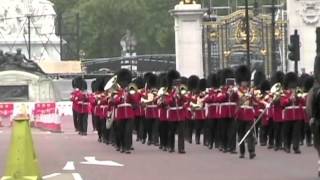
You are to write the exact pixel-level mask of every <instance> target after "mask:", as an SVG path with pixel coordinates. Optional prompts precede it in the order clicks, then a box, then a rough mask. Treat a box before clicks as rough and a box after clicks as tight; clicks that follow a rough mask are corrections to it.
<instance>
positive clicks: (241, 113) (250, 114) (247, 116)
mask: <svg viewBox="0 0 320 180" xmlns="http://www.w3.org/2000/svg"><path fill="white" fill-rule="evenodd" d="M238 97H239V98H238V100H239V103H238V104H239V107H238V111H237V115H236V117H237V119H238V120H239V121H254V120H255V109H254V106H253V103H254V102H253V101H254V97H253V93H251V89H250V88H244V87H240V88H239V90H238ZM242 98H244V99H246V100H244V102H242V101H243V100H242Z"/></svg>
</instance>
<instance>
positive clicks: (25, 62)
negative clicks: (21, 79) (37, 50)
mask: <svg viewBox="0 0 320 180" xmlns="http://www.w3.org/2000/svg"><path fill="white" fill-rule="evenodd" d="M5 70H21V71H27V72H30V73H35V74H41V75H45V72H43V71H42V69H41V68H40V67H39V65H38V64H37V63H35V62H34V61H32V60H29V59H27V58H26V56H25V55H24V54H22V50H21V49H17V52H16V53H15V54H13V53H10V52H6V53H5V54H4V55H3V51H2V50H0V71H5Z"/></svg>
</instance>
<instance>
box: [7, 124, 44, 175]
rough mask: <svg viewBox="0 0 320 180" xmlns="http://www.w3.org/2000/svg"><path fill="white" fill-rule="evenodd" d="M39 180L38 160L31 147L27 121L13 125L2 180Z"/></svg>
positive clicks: (31, 142)
mask: <svg viewBox="0 0 320 180" xmlns="http://www.w3.org/2000/svg"><path fill="white" fill-rule="evenodd" d="M5 178H7V179H9V178H10V179H12V180H27V179H29V180H41V179H42V178H41V175H40V169H39V166H38V160H37V157H36V153H35V150H34V146H33V141H32V135H31V130H30V126H29V119H28V118H22V119H19V120H15V121H14V123H13V129H12V137H11V145H10V150H9V156H8V159H7V165H6V170H5V176H4V177H3V179H5Z"/></svg>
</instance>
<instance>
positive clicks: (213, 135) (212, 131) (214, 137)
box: [206, 119, 219, 148]
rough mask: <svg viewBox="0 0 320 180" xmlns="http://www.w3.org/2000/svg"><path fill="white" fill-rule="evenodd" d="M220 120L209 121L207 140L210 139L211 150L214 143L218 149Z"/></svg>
mask: <svg viewBox="0 0 320 180" xmlns="http://www.w3.org/2000/svg"><path fill="white" fill-rule="evenodd" d="M217 128H218V120H217V119H211V120H208V121H207V129H208V130H207V133H206V134H207V136H208V137H207V139H208V146H209V147H210V148H211V147H213V143H215V147H216V148H218V144H219V142H218V141H219V140H218V131H217Z"/></svg>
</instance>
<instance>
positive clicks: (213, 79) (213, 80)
mask: <svg viewBox="0 0 320 180" xmlns="http://www.w3.org/2000/svg"><path fill="white" fill-rule="evenodd" d="M208 85H209V86H210V87H212V88H218V87H219V86H220V82H219V77H218V74H210V75H209V77H208Z"/></svg>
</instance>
